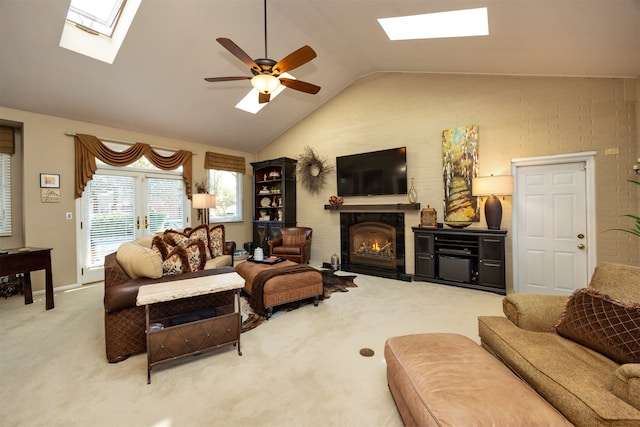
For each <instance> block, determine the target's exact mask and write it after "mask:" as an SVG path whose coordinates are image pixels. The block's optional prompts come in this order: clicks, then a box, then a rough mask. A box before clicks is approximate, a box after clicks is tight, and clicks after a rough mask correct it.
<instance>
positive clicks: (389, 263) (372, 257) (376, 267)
mask: <svg viewBox="0 0 640 427" xmlns="http://www.w3.org/2000/svg"><path fill="white" fill-rule="evenodd" d="M340 254H341V255H340V258H341V261H342V263H341V269H342V270H344V271H352V272H356V273H363V274H370V275H373V276H380V277H389V278H394V279H401V280H409V281H410V280H411V278H410V276H407V275H406V274H405V244H404V213H399V212H380V213H374V212H366V213H364V212H354V213H340Z"/></svg>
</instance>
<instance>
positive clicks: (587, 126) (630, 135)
mask: <svg viewBox="0 0 640 427" xmlns="http://www.w3.org/2000/svg"><path fill="white" fill-rule="evenodd" d="M636 106H637V102H636V85H635V84H634V80H633V79H631V80H624V79H613V78H601V79H592V78H562V77H511V76H472V75H444V74H404V73H380V74H373V75H370V76H367V77H364V78H362V79H360V80H357V81H356V82H354V83H353V84H352V85H350V86H349V87H347V88H346V89H345V90H344V91H342V92H341V93H339V94H338V95H337V96H336V97H334V98H333V99H331V100H330V101H328V102H327V103H326V104H325V105H323V106H322V107H321V108H319V109H318V110H316V111H315V112H314V113H313V114H311V115H310V116H308V117H307V118H306V119H304V120H302V121H301V122H300V123H298V124H297V125H296V126H294V127H292V128H291V129H290V130H289V131H287V132H286V133H285V134H283V135H281V136H280V137H279V138H277V139H276V140H275V141H273V142H272V143H271V144H269V145H267V146H266V147H264V148H263V149H262V150H260V151H259V153H258V158H259V160H265V159H269V158H276V157H281V156H288V157H293V158H296V157H298V156H299V155H300V154H301V153H302V152H303V148H304V147H305V146H311V147H313V148H314V149H315V150H316V152H317V153H318V154H319V155H320V156H322V157H326V158H328V159H329V160H330V162H331V163H332V164H335V157H336V156H341V155H345V154H354V153H360V152H366V151H374V150H380V149H384V148H392V147H397V146H406V147H407V155H408V171H409V176H410V177H413V178H415V185H416V188H417V191H418V202H420V203H421V205H422V207H427V205H430V206H432V207H434V208H436V209H437V211H438V220H439V221H441V220H442V212H443V197H444V195H443V184H442V152H441V147H442V142H441V133H442V130H444V129H448V128H452V127H457V126H461V125H467V124H477V125H479V127H480V140H479V168H480V175H490V174H495V175H499V174H509V173H510V162H511V159H513V158H522V157H533V156H544V155H552V154H560V153H572V152H581V151H591V150H594V151H597V155H596V181H597V185H596V187H597V188H596V192H597V194H596V198H597V233H598V236H597V246H598V247H597V258H598V262H599V263H600V262H604V261H611V262H621V263H627V264H639V263H640V255H639V249H640V239H637V238H634V237H633V236H631V235H628V234H625V233H621V232H607V231H606V230H608V229H610V228H615V227H626V226H627V225H628V223H627V221H626V220H625V219H624V218H623V217H622V215H623V214H625V213H631V212H638V211H639V208H638V192H637V191H636V190H635V188H633V187H631V184H629V183H627V182H626V180H627V179H635V177H636V175H635V174H634V173H633V171H632V166H633V163H634V159H636V158H637V157H638V155H639V149H638V142H637V141H638V137H637V123H636V121H637V116H636ZM609 148H615V149H618V151H619V153H618V154H614V155H605V154H604V151H605V149H609ZM333 194H336V184H335V173H334V174H332V175H331V176H330V177H329V185H327V186H326V188H325V189H324V191H322V193H321V195H320V196H318V197H313V196H311V195H310V194H309V193H308V192H306V190H304V189H303V188H301V186H300V185H298V206H297V209H298V210H297V219H298V224H299V225H301V226H311V227H313V228H314V234H313V236H314V240H313V248H312V256H311V257H312V263H313V264H319V263H321V262H323V261H329V260H330V257H331V255H332V254H333V253H334V252H337V253H339V249H340V240H339V239H340V230H339V215H338V214H337V213H336V212H335V211H326V210H324V209H323V205H324V204H326V203H328V198H329V196H331V195H333ZM398 202H406V197H404V196H379V197H375V198H357V197H351V198H348V199H347V200H345V204H360V203H398ZM503 207H504V213H503V221H502V228H503V229H507V230H509V231H510V230H511V203H510V200H508V199H507V201H506V202H503ZM481 211H482V209H481ZM419 220H420V219H419V214H418V213H411V212H409V213H406V215H405V221H406V230H405V232H406V238H407V240H406V246H407V254H408V258H407V272H408V273H413V272H414V260H413V253H414V249H413V233H412V232H411V226H414V225H417V224H418V223H419ZM472 227H478V228H486V223H485V222H484V218H482V219H481V222H480V223H478V224H474V225H472ZM510 247H511V236H510V234H509V235H508V238H507V251H508V252H509V248H510ZM507 261H508V263H507V268H508V273H507V277H508V281H509V285H508V286H511V254H510V253H509V254H508V258H507Z"/></svg>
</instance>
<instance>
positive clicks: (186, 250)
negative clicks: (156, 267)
mask: <svg viewBox="0 0 640 427" xmlns="http://www.w3.org/2000/svg"><path fill="white" fill-rule="evenodd" d="M206 262H207V256H206V247H205V245H204V242H203V241H202V240H197V241H195V242H193V243H190V244H188V245H187V246H175V247H174V248H173V249H171V251H170V252H169V254H168V255H167V258H166V259H165V260H164V261H163V263H162V270H163V275H165V276H169V275H174V274H182V273H188V272H190V271H198V270H202V269H204V265H205V264H206Z"/></svg>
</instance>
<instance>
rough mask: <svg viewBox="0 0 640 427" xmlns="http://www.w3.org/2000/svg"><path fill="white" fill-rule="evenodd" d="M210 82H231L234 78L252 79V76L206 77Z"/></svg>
mask: <svg viewBox="0 0 640 427" xmlns="http://www.w3.org/2000/svg"><path fill="white" fill-rule="evenodd" d="M205 80H206V81H208V82H230V81H232V80H251V77H250V76H237V77H206V78H205Z"/></svg>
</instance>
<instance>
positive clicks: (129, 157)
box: [74, 134, 193, 199]
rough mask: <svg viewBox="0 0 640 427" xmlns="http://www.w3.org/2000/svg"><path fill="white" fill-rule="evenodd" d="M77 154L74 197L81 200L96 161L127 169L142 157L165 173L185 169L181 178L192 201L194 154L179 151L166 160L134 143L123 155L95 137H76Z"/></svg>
mask: <svg viewBox="0 0 640 427" xmlns="http://www.w3.org/2000/svg"><path fill="white" fill-rule="evenodd" d="M74 143H75V153H76V176H75V197H76V199H77V198H80V197H82V192H83V191H84V188H85V186H86V185H87V182H89V181H90V180H91V178H93V174H94V173H95V172H96V170H97V169H98V168H97V167H96V158H98V159H100V160H101V161H103V162H105V163H106V164H108V165H111V166H126V165H129V164H131V163H133V162H135V161H136V160H138V159H139V158H140V157H142V156H144V157H146V158H147V159H148V160H149V162H151V164H152V165H154V166H156V167H157V168H160V169H162V170H173V169H176V168H178V167H180V166H182V178H183V179H184V187H185V190H186V193H187V197H188V198H189V199H191V179H192V178H191V176H192V157H193V155H192V153H191V152H190V151H185V150H180V151H177V152H176V153H175V154H173V155H171V156H168V157H165V156H162V155H160V154H158V153H157V152H155V151H154V150H153V148H151V146H150V145H149V144H143V143H140V142H137V143H135V144H134V145H132V146H131V147H129V148H127V149H126V150H124V151H113V150H112V149H110V148H109V147H107V146H106V145H104V144H103V143H102V142H101V141H100V140H99V139H98V138H97V137H95V136H93V135H82V134H77V135H75V136H74Z"/></svg>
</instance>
